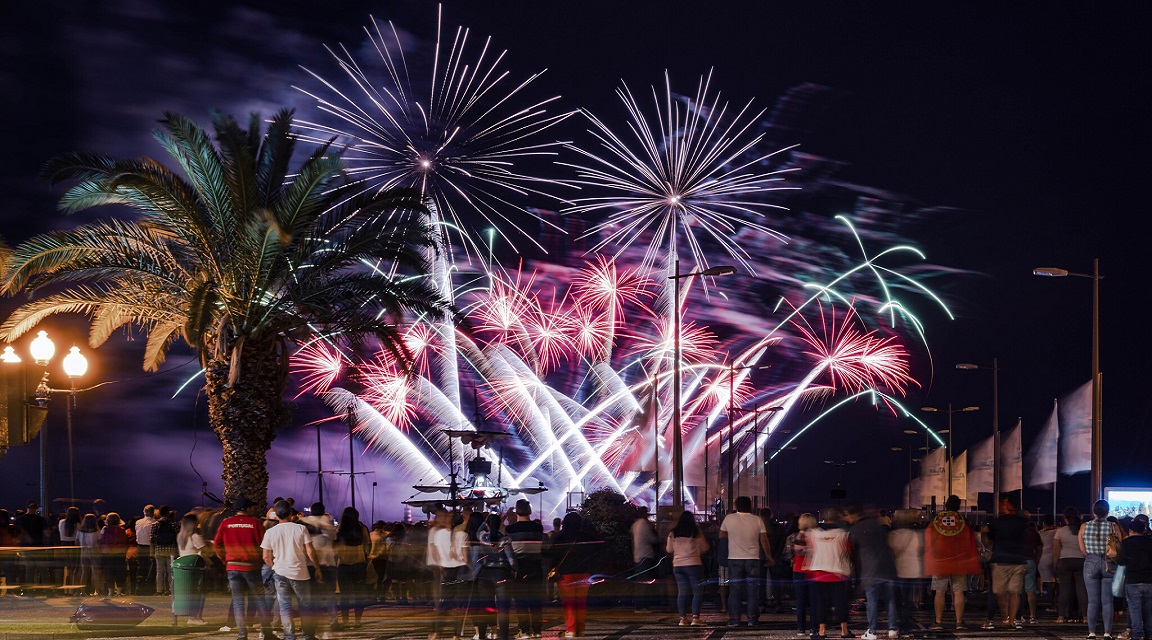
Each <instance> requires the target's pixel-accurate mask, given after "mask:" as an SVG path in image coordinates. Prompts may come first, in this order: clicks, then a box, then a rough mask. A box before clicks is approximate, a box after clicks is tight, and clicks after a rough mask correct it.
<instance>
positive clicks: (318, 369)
mask: <svg viewBox="0 0 1152 640" xmlns="http://www.w3.org/2000/svg"><path fill="white" fill-rule="evenodd" d="M290 367H291V369H290V371H291V373H292V374H293V375H298V376H300V392H299V393H297V394H296V397H297V398H299V397H300V396H302V395H304V394H305V393H314V394H321V393H324V392H325V391H328V390H329V389H331V388H332V385H334V384H336V381H337V380H339V379H340V376H341V375H343V374H344V370H345V363H344V355H343V354H342V353H341V352H340V350H338V349H337V348H336V347H334V346H332V345H331V344H329V343H327V342H324V341H323V340H317V341H315V342H309V343H308V344H306V345H304V346H303V347H301V348H300V350H299V351H297V352H296V353H294V354H292V360H291V364H290Z"/></svg>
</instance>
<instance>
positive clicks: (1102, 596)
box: [1084, 554, 1116, 635]
mask: <svg viewBox="0 0 1152 640" xmlns="http://www.w3.org/2000/svg"><path fill="white" fill-rule="evenodd" d="M1109 564H1111V563H1109V562H1108V560H1106V559H1105V558H1104V556H1102V555H1100V554H1089V555H1087V556H1085V557H1084V588H1085V589H1087V590H1088V633H1096V622H1097V618H1099V617H1101V615H1103V618H1104V633H1107V634H1109V635H1111V634H1112V576H1114V575H1116V573H1115V571H1116V565H1114V564H1113V565H1112V566H1111V571H1109V566H1108V565H1109Z"/></svg>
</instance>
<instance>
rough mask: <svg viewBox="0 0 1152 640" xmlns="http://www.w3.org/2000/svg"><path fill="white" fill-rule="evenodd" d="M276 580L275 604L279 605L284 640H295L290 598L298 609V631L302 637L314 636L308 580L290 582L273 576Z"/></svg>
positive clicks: (276, 575)
mask: <svg viewBox="0 0 1152 640" xmlns="http://www.w3.org/2000/svg"><path fill="white" fill-rule="evenodd" d="M274 575H275V580H276V602H277V603H278V604H279V605H280V624H281V625H283V627H284V640H296V630H295V627H294V626H293V625H292V597H293V596H295V597H296V602H297V603H298V605H299V607H300V631H301V634H302V635H304V636H314V635H316V621H315V619H313V617H312V611H311V606H312V583H311V581H309V580H292V579H291V578H285V577H284V576H282V575H280V574H278V573H277V574H274Z"/></svg>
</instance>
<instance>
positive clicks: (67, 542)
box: [53, 507, 84, 587]
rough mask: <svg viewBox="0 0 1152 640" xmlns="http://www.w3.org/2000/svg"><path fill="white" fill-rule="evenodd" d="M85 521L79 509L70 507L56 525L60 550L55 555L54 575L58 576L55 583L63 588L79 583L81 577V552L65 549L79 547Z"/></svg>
mask: <svg viewBox="0 0 1152 640" xmlns="http://www.w3.org/2000/svg"><path fill="white" fill-rule="evenodd" d="M83 519H84V517H83V515H81V513H80V508H79V507H68V509H67V510H66V511H65V512H64V517H63V518H60V520H59V521H58V522H57V523H56V533H57V539H58V540H59V541H60V542H59V545H60V548H59V549H58V550H57V551H56V553H55V554H54V555H55V556H56V569H55V571H53V573H55V574H56V576H55V578H56V579H55V582H57V583H58V584H59V585H60V586H61V587H63V586H66V585H74V584H78V583H79V580H78V579H77V578H79V577H80V575H79V574H80V550H79V549H75V548H65V547H77V546H79V544H80V540H79V534H80V521H81V520H83Z"/></svg>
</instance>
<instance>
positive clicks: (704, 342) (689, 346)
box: [635, 322, 720, 362]
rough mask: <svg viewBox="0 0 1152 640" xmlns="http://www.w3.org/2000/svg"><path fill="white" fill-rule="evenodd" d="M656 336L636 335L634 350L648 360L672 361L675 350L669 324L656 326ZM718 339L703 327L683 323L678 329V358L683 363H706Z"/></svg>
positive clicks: (718, 342) (713, 352)
mask: <svg viewBox="0 0 1152 640" xmlns="http://www.w3.org/2000/svg"><path fill="white" fill-rule="evenodd" d="M656 331H657V335H656V336H651V337H649V336H643V335H636V336H635V342H636V349H635V351H638V352H640V353H643V354H645V355H646V357H649V358H663V357H667V358H668V359H669V360H671V359H672V355H673V352H674V351H675V349H676V344H675V339H674V331H673V329H672V326H671V324H670V323H667V322H660V323H657V324H656ZM718 344H720V339H719V338H717V337H716V334H714V333H712V331H710V330H709V329H707V328H705V327H699V326H696V324H695V323H692V322H685V323H684V324H683V325H681V329H680V357H681V358H683V360H684V361H685V362H707V361H709V360H711V359H712V358H714V357H715V355H716V346H717V345H718Z"/></svg>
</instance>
